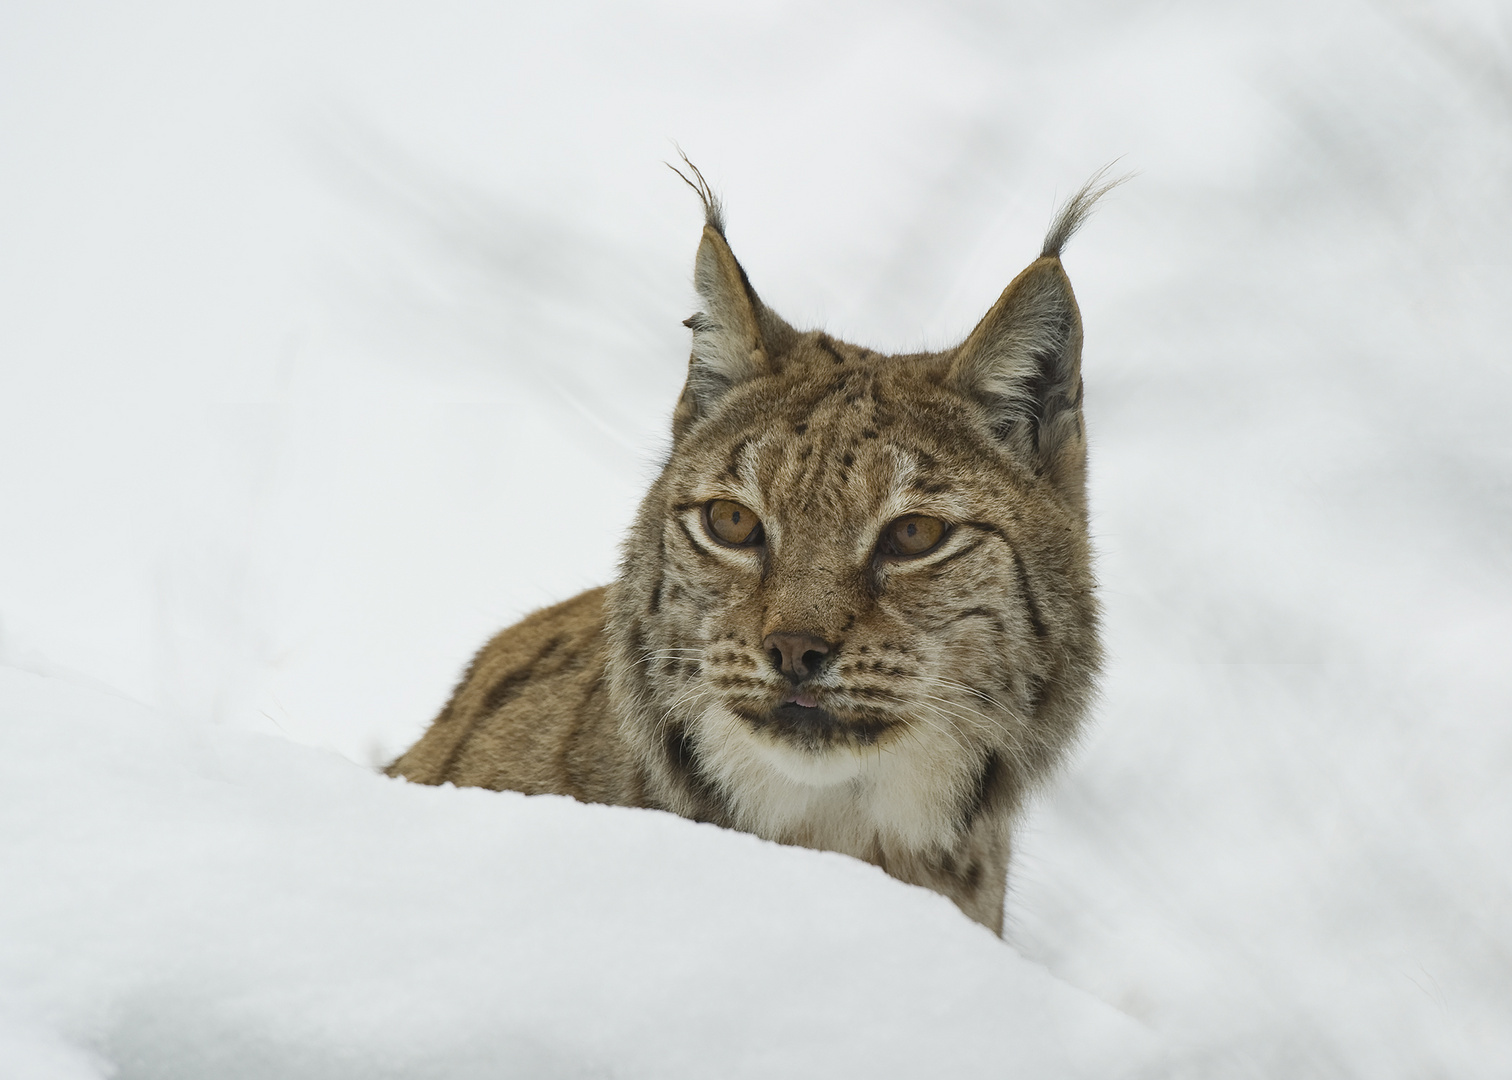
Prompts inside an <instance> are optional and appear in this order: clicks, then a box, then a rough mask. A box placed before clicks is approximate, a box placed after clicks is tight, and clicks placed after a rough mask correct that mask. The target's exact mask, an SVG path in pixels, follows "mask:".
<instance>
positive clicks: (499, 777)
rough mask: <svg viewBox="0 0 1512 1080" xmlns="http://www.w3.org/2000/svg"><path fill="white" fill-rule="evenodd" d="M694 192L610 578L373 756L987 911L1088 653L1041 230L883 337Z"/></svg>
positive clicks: (1072, 718)
mask: <svg viewBox="0 0 1512 1080" xmlns="http://www.w3.org/2000/svg"><path fill="white" fill-rule="evenodd" d="M692 172H693V176H694V177H696V183H695V181H694V180H689V183H690V184H694V186H695V187H696V188H697V189H698V191H699V194H700V196H701V197H702V199H703V202H704V210H705V220H706V222H707V224H706V225H705V226H704V230H703V238H702V240H701V241H700V243H699V245H698V254H697V257H696V259H695V262H694V269H693V281H694V286H695V288H696V290H697V293H698V298H699V302H700V304H701V307H702V310H701V311H700V312H699V313H698V314H696V315H694V316H693V317H692V318H690V319H688V320H687V323H686V325H687V326H688V328H689V329H690V330H691V331H692V356H691V357H690V359H689V361H688V379H687V384H686V386H685V387H684V389H683V392H682V396H681V397H680V398H679V399H678V402H677V407H676V409H675V411H674V413H673V416H672V449H671V452H670V454H669V456H668V458H667V462H666V466H665V467H664V468H663V469H662V471H661V475H660V476H659V477H658V478H657V480H656V482H655V483H654V484H652V486H651V490H650V491H649V492H648V493H647V495H646V498H645V500H644V501H643V502H642V503H641V507H640V511H639V513H638V515H637V517H636V519H635V523H634V525H633V526H632V527H631V529H630V533H629V536H627V537H626V539H625V543H624V555H623V560H622V562H621V566H620V573H619V577H618V579H617V580H616V581H615V582H614V583H613V584H611V585H609V586H607V587H605V588H599V589H593V590H590V591H589V592H585V593H583V594H582V595H581V596H577V597H574V598H573V599H571V600H567V601H565V602H563V603H561V604H558V605H556V606H555V607H551V608H547V609H545V610H543V611H538V612H536V613H535V614H533V615H530V616H529V617H527V618H526V619H525V620H523V621H522V622H520V623H518V624H516V625H514V626H511V627H509V628H508V629H506V630H504V631H502V632H500V633H499V634H498V636H496V637H495V638H494V639H493V640H491V641H490V642H488V644H486V645H485V646H484V647H483V649H482V650H481V651H480V652H479V653H478V655H477V656H476V657H475V658H474V659H473V662H472V664H471V666H470V667H469V668H468V669H467V672H466V674H465V675H464V676H463V677H462V681H461V683H460V684H459V685H458V686H457V689H456V691H455V693H454V694H453V695H452V698H451V701H450V702H448V703H447V705H446V707H445V708H444V709H442V710H441V714H440V715H439V716H438V717H436V719H435V721H434V722H433V723H432V724H431V726H430V728H429V730H427V731H426V733H425V734H424V736H423V737H421V739H420V741H419V742H417V743H415V745H414V746H412V747H411V748H410V749H409V750H408V751H406V752H405V753H404V754H403V755H402V756H401V757H400V758H399V759H398V760H397V761H395V762H394V763H393V764H392V765H390V766H389V767H388V770H387V771H388V773H389V775H391V776H402V777H405V778H407V779H409V780H413V781H416V782H418V783H422V784H441V783H446V782H448V781H449V782H451V783H454V784H460V785H472V786H478V787H486V788H494V789H499V790H505V789H508V790H514V791H523V792H526V793H528V794H535V793H544V792H552V793H557V794H564V795H571V796H573V797H574V798H577V799H581V800H583V801H585V802H599V803H613V804H618V805H622V806H640V807H654V808H658V809H662V810H670V811H672V812H673V813H677V814H682V815H683V816H685V817H689V818H693V819H695V820H698V821H708V822H714V823H716V824H718V825H723V826H726V827H728V828H732V829H742V830H745V831H747V832H752V833H755V834H756V835H758V836H763V837H766V838H768V839H770V840H776V841H779V842H781V843H785V844H798V845H802V846H805V847H812V848H822V849H826V850H830V851H839V852H844V853H846V854H849V855H853V856H855V857H856V858H858V859H864V860H866V861H867V862H870V863H874V864H876V865H877V866H880V867H881V868H882V869H884V870H885V871H887V873H889V874H891V875H893V876H894V877H896V878H899V879H901V880H903V881H906V882H911V883H913V884H916V885H923V886H925V887H927V888H930V889H934V890H935V891H937V892H940V893H943V894H944V895H945V896H948V897H949V898H950V899H952V900H954V901H955V902H956V904H957V905H959V906H960V908H961V910H962V911H964V912H965V913H966V914H967V915H969V916H970V917H971V918H973V919H975V920H977V921H978V922H980V923H982V924H984V925H985V926H988V927H990V928H991V929H992V930H994V931H996V932H998V933H1001V932H1002V925H1003V897H1004V892H1005V890H1006V887H1007V872H1008V854H1009V844H1010V831H1011V828H1012V825H1013V822H1014V818H1015V815H1016V814H1017V812H1018V811H1019V809H1020V807H1021V806H1022V805H1023V802H1024V799H1025V797H1026V795H1027V794H1028V793H1029V792H1030V791H1031V790H1032V789H1033V788H1034V787H1035V786H1036V785H1037V784H1039V783H1041V782H1042V781H1043V780H1044V779H1045V778H1046V776H1047V775H1048V774H1050V773H1051V772H1052V771H1053V769H1054V768H1055V766H1056V764H1057V762H1058V761H1060V759H1061V758H1062V757H1063V755H1064V754H1065V753H1066V750H1067V748H1068V747H1069V746H1070V745H1071V743H1072V742H1073V740H1074V739H1075V737H1076V734H1077V730H1078V728H1079V726H1080V725H1081V723H1082V720H1083V717H1084V715H1085V713H1086V711H1087V706H1088V702H1089V701H1090V699H1091V698H1092V696H1093V693H1094V683H1095V680H1096V677H1097V672H1098V665H1099V658H1100V649H1099V645H1098V625H1097V624H1098V614H1097V602H1096V599H1095V597H1094V595H1093V593H1094V582H1093V575H1092V568H1091V559H1090V548H1089V544H1088V538H1087V503H1086V454H1087V444H1086V436H1085V430H1084V427H1083V423H1082V379H1081V350H1082V324H1081V315H1080V313H1079V311H1078V309H1077V304H1076V298H1075V296H1074V295H1073V294H1072V292H1071V282H1070V280H1069V279H1068V278H1067V277H1066V272H1065V270H1064V269H1063V268H1062V266H1061V260H1060V253H1061V249H1062V247H1063V246H1064V245H1065V243H1066V241H1067V240H1068V239H1069V238H1070V237H1071V234H1072V233H1074V232H1075V231H1076V229H1077V227H1078V226H1079V225H1081V223H1082V222H1083V220H1084V219H1085V218H1086V216H1087V214H1088V213H1089V212H1090V211H1091V209H1092V207H1093V204H1094V203H1096V201H1097V200H1098V199H1099V198H1100V197H1101V196H1102V195H1103V194H1104V193H1106V191H1107V190H1108V189H1109V188H1111V187H1112V186H1113V185H1114V184H1115V183H1117V181H1113V182H1106V181H1105V180H1104V176H1105V172H1104V173H1100V174H1098V176H1096V177H1094V178H1093V180H1092V181H1091V182H1090V183H1089V184H1088V185H1087V186H1086V187H1084V188H1083V189H1082V190H1081V191H1080V192H1078V193H1077V194H1076V195H1075V196H1073V197H1072V198H1071V200H1070V201H1069V202H1068V203H1067V204H1066V205H1065V206H1064V208H1063V209H1062V210H1061V211H1060V212H1059V214H1058V215H1057V216H1056V218H1055V220H1054V222H1053V224H1052V225H1051V228H1050V233H1049V236H1048V237H1047V238H1046V240H1045V245H1044V248H1043V249H1042V250H1041V252H1040V256H1039V258H1038V259H1036V260H1035V261H1034V262H1032V263H1030V264H1029V266H1028V268H1027V269H1025V270H1024V271H1023V272H1022V273H1021V274H1019V275H1018V277H1016V278H1014V280H1013V282H1012V283H1011V284H1010V285H1009V286H1008V288H1007V289H1006V290H1004V292H1003V294H1002V296H1000V297H999V298H998V300H997V303H995V304H994V305H993V306H992V309H991V310H990V311H988V312H987V314H986V315H985V316H984V317H983V318H982V320H981V322H979V323H978V324H977V326H976V328H975V329H974V330H972V331H971V333H970V334H969V335H967V337H966V340H965V341H964V342H962V343H961V344H960V345H957V346H956V347H954V348H951V349H946V350H944V351H942V352H934V353H914V354H908V355H897V356H886V355H883V354H881V353H877V352H873V351H872V350H871V349H867V348H862V347H861V346H857V345H850V344H847V343H846V342H843V341H840V340H838V339H836V338H834V337H831V336H830V335H828V334H826V333H823V332H820V331H812V330H810V331H803V330H797V329H795V328H793V327H792V326H790V325H788V323H786V322H785V321H783V320H782V319H781V318H780V317H779V316H778V315H777V314H776V313H775V312H773V311H772V310H771V309H770V308H768V307H767V306H766V305H765V304H763V303H762V302H761V300H760V299H758V298H757V295H756V292H755V290H754V289H752V287H751V283H750V281H749V280H748V279H747V278H746V274H745V271H744V270H742V269H741V266H740V263H739V262H737V261H736V259H735V256H734V254H733V253H732V252H731V250H730V247H729V245H728V243H726V240H725V229H724V219H723V214H722V211H721V208H720V205H719V202H718V200H717V199H716V198H715V196H714V195H713V193H712V191H711V190H710V189H709V187H708V185H707V184H706V183H705V182H704V180H703V177H702V175H700V174H699V173H698V170H697V169H693V170H692Z"/></svg>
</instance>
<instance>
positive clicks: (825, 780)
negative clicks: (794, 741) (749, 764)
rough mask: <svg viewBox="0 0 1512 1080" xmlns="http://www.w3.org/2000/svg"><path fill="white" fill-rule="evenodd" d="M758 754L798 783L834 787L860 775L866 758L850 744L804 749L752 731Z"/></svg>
mask: <svg viewBox="0 0 1512 1080" xmlns="http://www.w3.org/2000/svg"><path fill="white" fill-rule="evenodd" d="M753 736H754V738H753V741H754V743H755V746H756V753H757V754H758V755H760V757H761V759H762V761H764V762H766V763H767V764H768V765H770V766H771V767H772V768H773V769H775V770H776V771H777V772H779V773H781V774H782V775H783V776H784V777H786V778H787V779H789V780H791V781H793V782H794V783H797V784H808V785H809V786H811V787H833V786H835V785H836V784H843V783H845V782H846V781H847V780H854V779H855V778H856V777H857V776H860V775H861V770H862V768H863V767H864V766H865V764H866V763H865V761H864V760H863V759H862V757H861V755H860V754H858V753H857V752H856V751H855V750H854V749H853V748H851V747H848V746H841V747H835V748H833V749H829V750H818V751H809V750H801V749H799V748H798V747H796V746H792V745H790V744H789V743H787V742H784V741H783V740H781V739H772V738H767V737H765V736H762V735H761V734H759V733H753Z"/></svg>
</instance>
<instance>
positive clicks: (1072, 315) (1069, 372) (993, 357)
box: [949, 254, 1086, 507]
mask: <svg viewBox="0 0 1512 1080" xmlns="http://www.w3.org/2000/svg"><path fill="white" fill-rule="evenodd" d="M1081 349H1082V324H1081V313H1080V311H1079V310H1078V309H1077V306H1076V296H1075V294H1074V293H1072V291H1071V281H1070V279H1069V278H1067V277H1066V271H1065V270H1064V269H1063V268H1062V267H1061V262H1060V258H1059V257H1058V256H1057V255H1053V254H1052V255H1046V256H1044V257H1042V258H1039V259H1036V260H1035V261H1034V262H1033V263H1031V264H1030V265H1029V268H1028V269H1026V270H1025V271H1024V272H1023V273H1022V274H1020V275H1019V276H1018V277H1016V278H1014V279H1013V283H1012V284H1010V285H1009V286H1008V288H1007V289H1005V290H1003V295H1002V296H1000V297H999V298H998V302H997V303H996V304H994V305H993V306H992V310H991V311H989V312H988V313H987V315H986V316H985V317H984V318H983V319H982V321H981V322H979V323H978V324H977V326H976V329H975V330H973V331H972V332H971V334H970V336H969V337H967V339H966V341H965V343H964V344H962V345H961V347H960V348H959V349H957V350H956V354H955V357H954V359H953V361H952V363H951V366H950V375H949V378H950V381H951V383H952V384H953V385H954V386H955V388H956V389H957V390H958V391H959V392H961V393H962V394H964V395H965V396H967V397H969V398H972V399H974V400H976V401H978V402H980V403H981V404H982V405H983V406H985V407H986V410H987V416H988V422H989V424H990V425H991V427H992V433H993V435H995V436H996V437H997V438H998V439H999V440H1000V441H1001V442H1002V443H1003V444H1004V446H1005V447H1006V448H1007V449H1009V450H1010V451H1012V452H1014V453H1015V454H1016V455H1017V456H1019V457H1020V458H1021V459H1022V460H1024V461H1026V462H1027V463H1028V464H1031V465H1032V466H1033V467H1034V468H1035V470H1036V471H1037V472H1039V473H1041V474H1042V475H1044V476H1047V477H1048V478H1049V479H1050V481H1051V482H1052V483H1053V484H1055V485H1056V486H1057V487H1058V488H1060V489H1061V492H1062V494H1063V495H1064V496H1065V497H1066V498H1068V499H1069V500H1070V501H1071V502H1072V503H1073V504H1074V505H1077V506H1079V507H1080V506H1083V505H1084V503H1085V479H1084V473H1085V462H1086V439H1085V437H1084V435H1083V431H1082V415H1081V404H1082V381H1081Z"/></svg>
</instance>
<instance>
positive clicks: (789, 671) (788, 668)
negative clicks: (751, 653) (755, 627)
mask: <svg viewBox="0 0 1512 1080" xmlns="http://www.w3.org/2000/svg"><path fill="white" fill-rule="evenodd" d="M761 647H762V648H763V649H765V650H766V654H767V656H769V657H770V658H771V660H772V666H773V667H774V668H776V669H777V670H778V671H780V672H782V673H783V674H784V675H786V676H787V677H788V680H789V681H790V682H794V683H798V682H802V681H803V680H804V679H807V678H810V677H811V676H814V675H817V674H819V669H820V668H821V667H823V666H824V661H825V658H826V657H827V656H829V654H830V652H831V650H833V649H834V648H835V646H834V645H832V644H830V643H829V642H828V641H825V640H824V639H823V638H822V637H816V636H815V635H813V634H786V633H779V634H768V635H767V636H766V640H765V641H763V642H762V643H761Z"/></svg>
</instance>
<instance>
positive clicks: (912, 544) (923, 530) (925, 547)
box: [879, 514, 945, 557]
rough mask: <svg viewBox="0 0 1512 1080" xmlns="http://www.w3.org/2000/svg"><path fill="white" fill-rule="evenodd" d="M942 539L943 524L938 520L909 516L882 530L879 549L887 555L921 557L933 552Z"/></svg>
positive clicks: (917, 515) (921, 515)
mask: <svg viewBox="0 0 1512 1080" xmlns="http://www.w3.org/2000/svg"><path fill="white" fill-rule="evenodd" d="M944 538H945V523H944V522H943V521H941V520H940V519H939V518H934V517H925V516H924V515H923V514H909V515H908V516H907V517H900V518H899V519H898V520H897V521H894V522H893V523H892V524H891V525H889V526H888V527H887V528H885V529H883V530H882V542H881V544H880V545H879V547H880V548H881V550H882V552H883V553H884V554H887V555H901V556H904V557H908V556H912V555H923V554H924V553H925V552H927V551H932V550H934V548H935V546H936V545H937V544H939V542H940V541H941V540H943V539H944Z"/></svg>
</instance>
